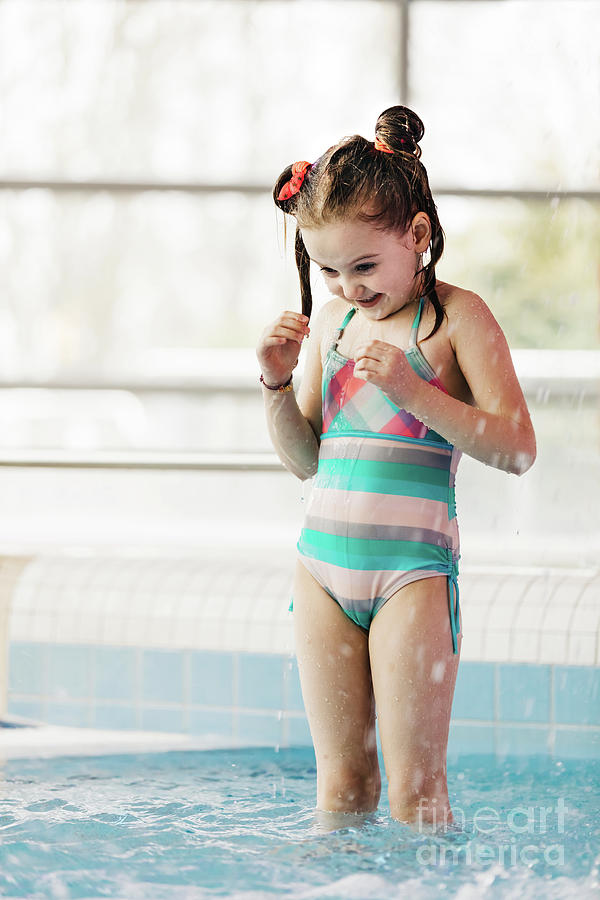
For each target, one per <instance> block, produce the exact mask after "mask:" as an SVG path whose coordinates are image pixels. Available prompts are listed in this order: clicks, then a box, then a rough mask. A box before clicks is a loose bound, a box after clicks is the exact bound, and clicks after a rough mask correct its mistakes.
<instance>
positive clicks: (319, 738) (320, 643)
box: [294, 562, 381, 812]
mask: <svg viewBox="0 0 600 900" xmlns="http://www.w3.org/2000/svg"><path fill="white" fill-rule="evenodd" d="M294 633H295V640H296V654H297V657H298V669H299V672H300V682H301V685H302V696H303V698H304V706H305V709H306V714H307V716H308V722H309V725H310V731H311V735H312V739H313V743H314V747H315V755H316V758H317V807H318V808H319V809H321V810H329V811H331V812H371V811H372V810H374V809H376V808H377V804H378V802H379V795H380V792H381V777H380V774H379V763H378V760H377V742H376V737H375V704H374V698H373V688H372V684H371V672H370V668H369V645H368V636H367V634H366V633H365V632H364V631H363V630H362V628H359V627H358V625H355V624H354V622H352V621H351V620H350V619H349V618H348V617H347V616H346V614H345V613H344V612H343V611H342V609H341V608H340V607H339V606H338V604H337V603H336V602H335V601H334V600H332V599H331V597H330V596H329V594H327V592H326V591H324V590H323V588H322V587H321V586H320V585H319V584H318V583H317V582H316V581H315V579H314V578H313V577H312V575H311V574H310V573H309V572H308V571H307V570H306V569H305V568H304V566H303V565H302V563H300V562H298V564H297V567H296V577H295V581H294Z"/></svg>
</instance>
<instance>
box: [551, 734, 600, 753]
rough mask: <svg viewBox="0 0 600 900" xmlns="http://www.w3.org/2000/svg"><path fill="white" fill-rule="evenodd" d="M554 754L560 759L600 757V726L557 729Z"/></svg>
mask: <svg viewBox="0 0 600 900" xmlns="http://www.w3.org/2000/svg"><path fill="white" fill-rule="evenodd" d="M554 756H555V757H557V758H558V759H561V758H565V759H566V758H572V759H586V758H589V759H600V728H593V729H592V728H590V729H581V730H575V729H572V728H560V727H558V728H557V729H556V734H555V738H554Z"/></svg>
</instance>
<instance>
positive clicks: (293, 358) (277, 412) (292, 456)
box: [256, 311, 321, 480]
mask: <svg viewBox="0 0 600 900" xmlns="http://www.w3.org/2000/svg"><path fill="white" fill-rule="evenodd" d="M308 334H309V328H308V319H307V318H306V316H303V315H300V314H299V313H295V312H290V311H287V312H284V313H282V314H281V315H280V316H279V317H278V318H277V319H276V320H275V321H274V322H272V323H271V324H270V325H269V326H268V327H267V328H266V329H265V330H264V332H263V334H262V336H261V338H260V341H259V344H258V347H257V350H256V355H257V357H258V361H259V363H260V367H261V371H262V376H263V380H264V382H265V384H267V385H280V384H285V382H286V381H288V379H289V378H290V377H291V375H292V372H293V370H294V369H295V367H296V365H297V362H298V356H299V354H300V348H301V346H302V342H303V340H304V338H305V337H307V336H308ZM263 399H264V403H265V412H266V416H267V426H268V429H269V435H270V437H271V440H272V442H273V446H274V447H275V451H276V453H277V455H278V456H279V459H280V460H281V462H282V463H283V464H284V466H285V467H286V469H288V470H289V471H290V472H292V473H293V474H294V475H296V476H297V477H298V478H301V479H302V480H305V479H307V478H311V477H312V475H314V474H315V472H316V471H317V462H318V456H319V435H320V434H321V354H320V348H319V341H318V340H317V339H316V335H315V337H314V338H313V339H311V341H310V342H309V347H308V354H307V359H306V364H305V368H304V375H303V377H302V385H301V389H300V392H299V397H298V399H296V395H295V393H294V391H293V390H292V391H286V392H284V393H280V392H279V391H277V390H269V389H268V388H267V387H265V386H264V384H263Z"/></svg>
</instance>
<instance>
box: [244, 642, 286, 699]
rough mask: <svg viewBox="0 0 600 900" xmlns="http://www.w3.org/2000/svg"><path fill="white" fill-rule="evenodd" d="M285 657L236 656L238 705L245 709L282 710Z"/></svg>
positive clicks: (262, 655)
mask: <svg viewBox="0 0 600 900" xmlns="http://www.w3.org/2000/svg"><path fill="white" fill-rule="evenodd" d="M284 663H285V657H283V656H279V655H272V654H266V653H264V654H263V653H240V654H239V656H238V666H239V670H238V705H239V706H240V707H245V708H246V709H248V708H250V709H274V710H281V709H283V667H284Z"/></svg>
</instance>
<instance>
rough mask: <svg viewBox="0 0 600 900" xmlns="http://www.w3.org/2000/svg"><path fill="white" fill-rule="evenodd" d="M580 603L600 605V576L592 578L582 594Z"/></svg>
mask: <svg viewBox="0 0 600 900" xmlns="http://www.w3.org/2000/svg"><path fill="white" fill-rule="evenodd" d="M580 603H586V604H587V603H589V604H591V605H600V575H596V577H595V578H591V579H590V580H589V581H588V582H587V584H586V586H585V588H584V589H583V591H582V592H581V600H580Z"/></svg>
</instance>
